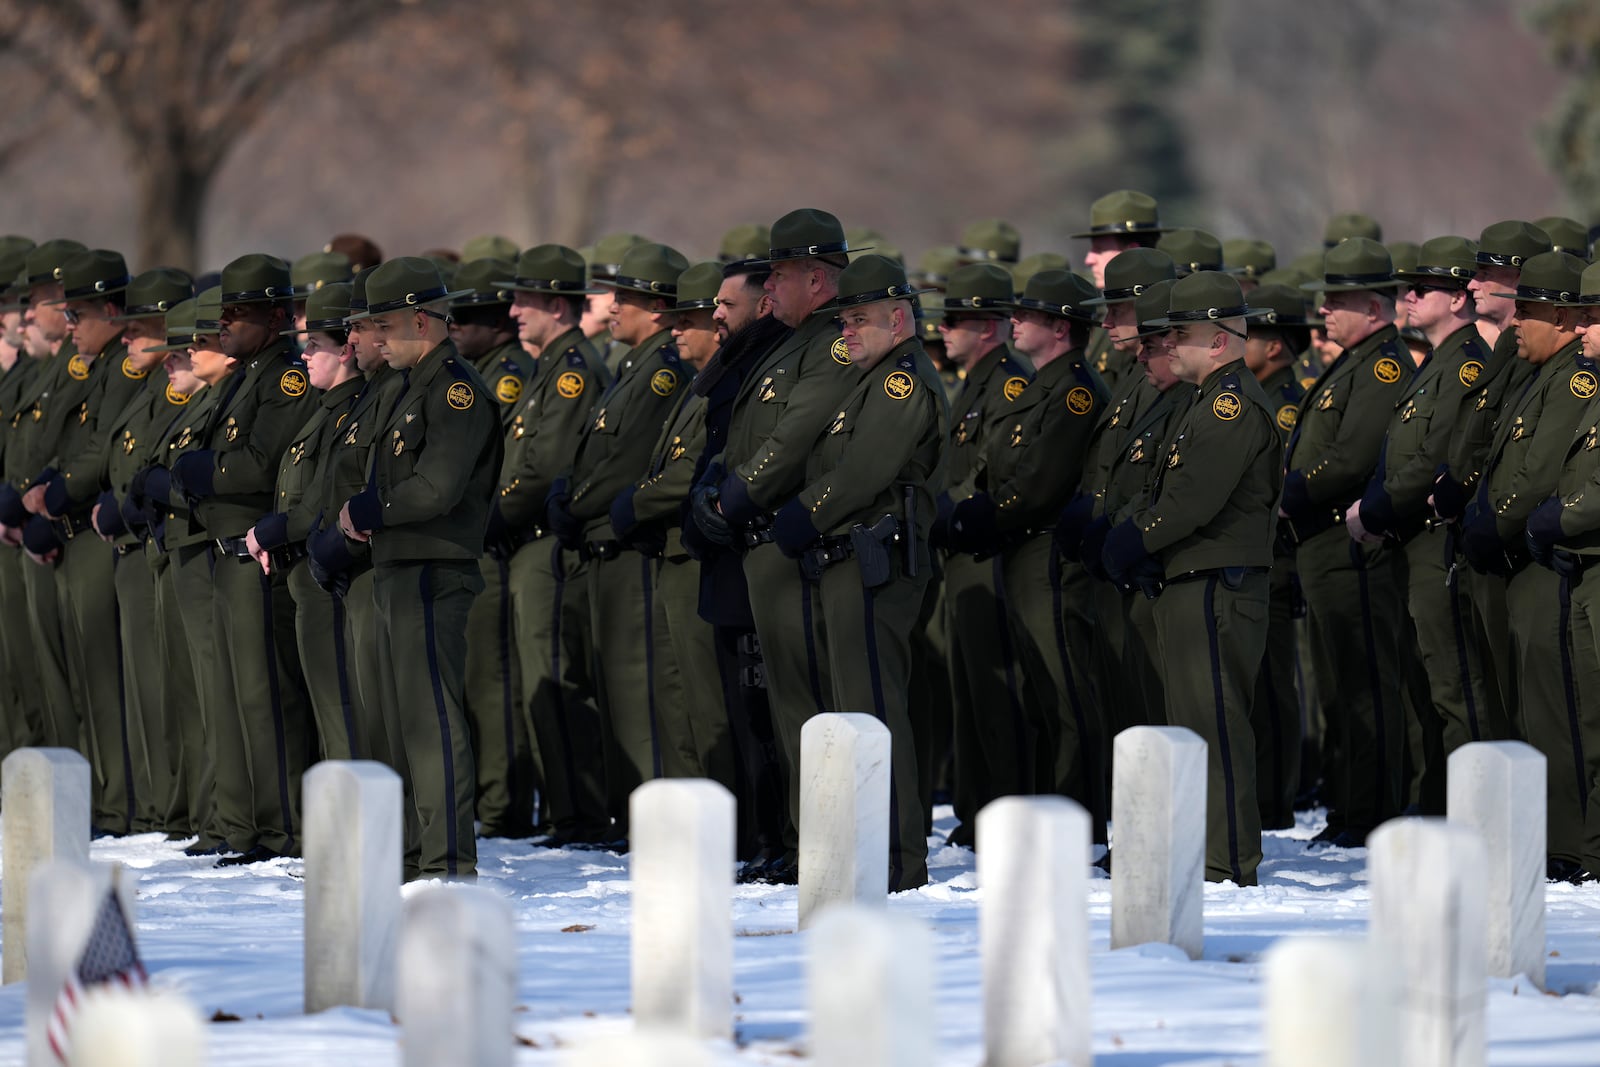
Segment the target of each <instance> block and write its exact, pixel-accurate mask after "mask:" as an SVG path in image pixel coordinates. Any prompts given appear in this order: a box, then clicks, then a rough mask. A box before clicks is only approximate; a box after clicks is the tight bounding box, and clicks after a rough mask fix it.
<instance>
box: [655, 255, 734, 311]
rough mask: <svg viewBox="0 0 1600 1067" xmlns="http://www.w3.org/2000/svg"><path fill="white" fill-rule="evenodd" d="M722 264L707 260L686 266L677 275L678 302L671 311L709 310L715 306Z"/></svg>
mask: <svg viewBox="0 0 1600 1067" xmlns="http://www.w3.org/2000/svg"><path fill="white" fill-rule="evenodd" d="M723 266H724V264H722V263H721V262H718V261H712V260H707V261H706V262H704V263H696V264H694V265H693V266H691V267H688V268H687V269H685V270H684V272H683V273H682V274H680V275H678V302H677V303H676V304H674V305H673V306H672V307H671V308H670V309H669V310H672V311H711V310H715V309H716V306H717V292H718V291H719V290H721V288H722V279H723V273H722V268H723Z"/></svg>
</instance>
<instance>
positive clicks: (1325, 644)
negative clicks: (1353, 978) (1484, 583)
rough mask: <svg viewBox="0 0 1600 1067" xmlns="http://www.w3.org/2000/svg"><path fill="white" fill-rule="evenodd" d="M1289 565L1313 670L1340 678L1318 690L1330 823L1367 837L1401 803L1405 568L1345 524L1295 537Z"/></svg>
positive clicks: (1391, 553)
mask: <svg viewBox="0 0 1600 1067" xmlns="http://www.w3.org/2000/svg"><path fill="white" fill-rule="evenodd" d="M1295 570H1296V571H1297V572H1298V573H1299V575H1300V585H1301V588H1302V590H1303V591H1304V593H1305V598H1306V607H1307V610H1308V611H1309V612H1310V613H1311V615H1310V619H1311V644H1312V651H1313V656H1314V659H1315V663H1316V668H1315V669H1316V676H1317V678H1318V679H1321V680H1323V681H1324V682H1326V680H1328V679H1333V678H1337V679H1339V682H1340V684H1339V685H1338V686H1337V687H1336V688H1335V687H1332V686H1326V685H1324V686H1323V687H1321V689H1320V692H1321V696H1322V698H1323V708H1322V711H1323V716H1324V719H1325V721H1326V723H1327V729H1328V731H1329V733H1331V734H1332V735H1334V736H1333V741H1334V747H1335V749H1336V751H1335V753H1334V761H1333V763H1332V764H1331V765H1330V766H1328V767H1327V768H1326V776H1327V778H1328V779H1329V780H1330V784H1331V787H1332V794H1333V795H1332V798H1331V799H1332V802H1333V805H1334V806H1333V807H1331V808H1330V811H1329V815H1328V818H1329V825H1330V826H1331V827H1332V828H1333V829H1334V830H1335V831H1344V830H1348V831H1349V832H1351V833H1354V834H1356V835H1358V836H1360V837H1363V838H1364V837H1365V836H1366V834H1367V833H1368V832H1370V831H1371V830H1373V829H1375V828H1377V826H1378V825H1379V824H1381V823H1383V822H1385V821H1386V820H1388V819H1390V818H1392V817H1394V816H1395V815H1397V814H1398V813H1399V811H1400V796H1401V777H1400V776H1401V773H1402V751H1401V750H1402V746H1403V745H1404V744H1405V734H1406V724H1405V704H1404V701H1403V698H1402V695H1401V687H1402V684H1403V680H1404V674H1403V671H1404V664H1402V663H1401V650H1402V649H1403V647H1404V644H1403V642H1402V623H1403V621H1404V620H1403V617H1402V613H1401V597H1402V596H1403V595H1404V586H1403V584H1402V583H1403V581H1404V576H1403V575H1402V574H1401V573H1400V572H1399V570H1398V568H1397V567H1396V566H1395V557H1394V551H1393V549H1391V548H1390V547H1388V546H1386V545H1382V546H1378V547H1376V548H1370V547H1366V546H1363V545H1359V544H1357V543H1356V542H1355V541H1353V540H1351V539H1350V533H1349V531H1348V530H1346V529H1345V528H1344V526H1343V525H1339V526H1335V527H1333V528H1332V529H1329V530H1324V531H1323V532H1322V533H1319V534H1317V535H1315V536H1313V537H1311V538H1309V539H1307V540H1306V541H1304V542H1302V543H1301V544H1300V546H1299V548H1298V550H1297V551H1296V553H1295ZM1169 706H1170V705H1169Z"/></svg>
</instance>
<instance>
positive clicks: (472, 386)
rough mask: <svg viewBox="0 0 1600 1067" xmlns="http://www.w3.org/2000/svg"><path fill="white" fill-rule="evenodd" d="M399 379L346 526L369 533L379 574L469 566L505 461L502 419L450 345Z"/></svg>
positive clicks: (469, 367)
mask: <svg viewBox="0 0 1600 1067" xmlns="http://www.w3.org/2000/svg"><path fill="white" fill-rule="evenodd" d="M402 377H404V378H405V379H406V383H405V384H404V385H402V386H401V388H400V391H399V393H398V394H397V395H396V397H395V400H394V404H393V406H392V407H391V408H390V409H389V412H388V418H387V419H385V420H384V424H383V429H382V431H381V432H380V434H379V437H378V442H377V446H376V448H375V449H374V451H373V455H372V473H371V482H370V484H369V487H368V488H367V489H365V490H364V491H362V492H361V493H358V494H357V495H356V496H354V497H352V498H351V499H350V521H351V523H352V524H353V525H354V526H355V528H356V529H358V530H370V531H372V542H371V547H372V562H373V563H374V564H377V565H380V566H381V565H382V564H385V563H406V562H414V561H423V560H443V559H460V560H476V559H478V558H479V557H480V556H482V555H483V533H484V529H485V527H486V526H487V524H488V521H489V501H490V499H491V498H492V497H493V496H494V482H495V475H496V472H498V471H499V470H500V460H501V458H502V455H501V440H500V438H501V433H500V412H499V411H498V410H497V408H496V407H495V406H494V404H493V402H492V401H491V400H490V395H489V391H488V386H486V385H485V384H484V381H483V379H482V378H481V377H479V376H478V372H477V371H475V370H473V369H472V365H471V364H469V363H467V361H466V360H464V359H461V358H460V357H458V356H457V355H456V347H455V345H454V344H453V343H451V342H450V341H445V342H442V343H441V344H439V345H438V346H436V347H435V348H434V349H433V350H432V351H431V352H429V353H428V354H427V355H426V356H424V357H423V358H422V362H420V363H418V364H417V365H416V366H415V367H412V368H411V369H410V370H409V371H407V372H405V374H404V375H402Z"/></svg>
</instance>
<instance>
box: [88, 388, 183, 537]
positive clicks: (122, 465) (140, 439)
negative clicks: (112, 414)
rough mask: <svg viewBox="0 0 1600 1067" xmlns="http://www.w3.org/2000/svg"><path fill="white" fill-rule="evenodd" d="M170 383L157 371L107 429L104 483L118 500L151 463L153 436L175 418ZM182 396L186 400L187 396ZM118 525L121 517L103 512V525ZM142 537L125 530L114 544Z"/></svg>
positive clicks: (121, 498)
mask: <svg viewBox="0 0 1600 1067" xmlns="http://www.w3.org/2000/svg"><path fill="white" fill-rule="evenodd" d="M167 386H168V382H167V376H166V375H165V374H163V373H160V372H157V373H155V374H154V375H152V377H151V378H150V380H149V381H148V382H147V383H146V384H145V388H144V389H143V390H141V391H140V392H139V395H137V396H136V397H134V398H133V401H132V402H131V403H130V404H128V406H127V407H126V408H124V409H123V410H122V413H121V414H120V415H119V416H118V417H117V419H116V420H115V421H114V422H112V423H111V425H110V427H109V428H108V431H107V434H106V436H107V442H106V445H107V449H106V470H105V483H106V489H107V490H109V491H110V493H111V494H112V496H113V497H114V498H115V499H116V500H117V501H119V502H120V501H122V500H124V499H126V497H127V495H128V485H129V483H130V482H132V481H133V476H134V475H135V474H137V473H138V472H139V469H140V468H141V467H144V466H145V465H146V464H147V463H148V462H149V459H148V456H149V455H150V453H151V445H152V443H153V442H152V441H151V437H152V435H154V434H156V433H158V432H160V431H161V430H165V429H166V428H167V426H168V425H170V424H171V422H172V417H170V416H168V415H167V414H166V413H167V411H168V409H169V408H170V407H172V405H170V404H169V402H168V400H167ZM182 399H183V400H185V401H187V400H188V397H183V398H182ZM186 406H187V404H183V405H178V410H182V409H183V408H184V407H186ZM163 418H164V419H165V421H163V422H161V424H160V426H159V427H158V426H157V425H156V423H157V421H158V419H163ZM118 524H119V523H118V520H116V519H111V518H109V517H107V516H106V515H105V514H104V512H103V511H102V513H101V525H102V526H115V525H118ZM143 540H144V536H143V533H142V532H141V531H136V530H126V529H125V530H123V531H122V532H121V533H119V534H118V535H117V536H116V542H115V543H116V544H118V545H135V544H139V543H140V542H142V541H143Z"/></svg>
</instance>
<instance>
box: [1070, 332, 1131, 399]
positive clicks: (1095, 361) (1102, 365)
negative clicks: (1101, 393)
mask: <svg viewBox="0 0 1600 1067" xmlns="http://www.w3.org/2000/svg"><path fill="white" fill-rule="evenodd" d="M1084 360H1085V361H1086V362H1087V363H1088V364H1089V365H1090V366H1091V367H1093V368H1094V372H1095V373H1096V374H1098V375H1099V376H1100V380H1101V381H1103V382H1105V383H1106V385H1107V386H1108V387H1109V388H1111V389H1115V388H1116V387H1117V385H1118V384H1119V383H1121V381H1122V380H1123V379H1124V378H1127V377H1128V376H1130V375H1134V376H1140V377H1142V376H1143V375H1144V368H1143V367H1141V366H1139V361H1138V359H1137V358H1136V357H1134V356H1131V355H1124V354H1123V352H1122V350H1121V349H1119V348H1117V347H1116V346H1115V345H1113V344H1112V343H1111V333H1110V331H1108V330H1107V329H1106V328H1105V327H1104V326H1096V327H1095V328H1094V330H1093V332H1091V333H1090V334H1089V350H1088V353H1087V354H1086V355H1085V356H1084Z"/></svg>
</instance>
